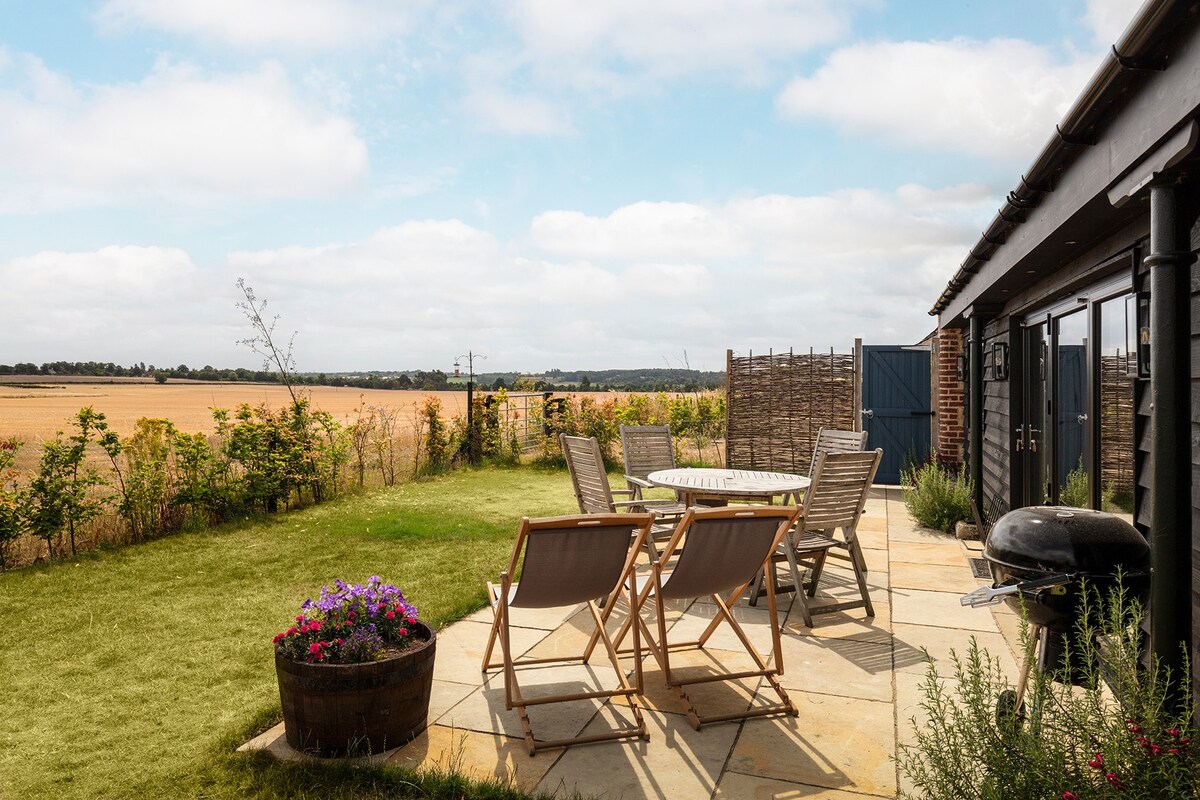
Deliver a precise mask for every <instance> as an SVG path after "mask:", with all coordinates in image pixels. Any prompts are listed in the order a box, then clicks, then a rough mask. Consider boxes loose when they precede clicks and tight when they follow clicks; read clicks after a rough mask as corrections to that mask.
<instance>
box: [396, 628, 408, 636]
mask: <svg viewBox="0 0 1200 800" xmlns="http://www.w3.org/2000/svg"><path fill="white" fill-rule="evenodd" d="M398 633H399V634H400V635H401V636H408V628H401V629H400V630H399V631H398Z"/></svg>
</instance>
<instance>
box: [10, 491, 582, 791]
mask: <svg viewBox="0 0 1200 800" xmlns="http://www.w3.org/2000/svg"><path fill="white" fill-rule="evenodd" d="M574 510H575V503H574V498H573V496H572V494H571V486H570V480H569V479H568V477H567V474H566V472H565V471H563V472H546V471H540V470H534V469H529V468H521V469H484V470H478V471H466V472H460V473H455V474H452V475H449V476H446V477H443V478H440V479H438V480H434V481H428V482H421V483H411V484H405V485H403V486H398V487H395V488H392V489H388V490H384V491H380V492H377V493H374V494H370V495H365V496H362V497H355V498H349V499H346V500H342V501H339V502H335V503H330V504H327V505H324V506H319V507H314V508H310V509H307V510H303V511H299V512H294V513H289V514H284V515H280V516H278V517H277V518H274V519H270V520H267V521H264V522H258V523H245V524H242V525H231V526H225V527H222V528H219V529H214V530H212V531H206V532H201V533H191V534H181V535H177V536H172V537H169V538H166V539H162V540H159V541H155V542H151V543H148V544H145V545H139V546H135V547H126V548H123V549H120V550H112V551H107V552H100V553H93V554H89V555H85V556H81V557H79V558H77V559H75V560H72V561H69V562H60V563H56V564H52V565H43V566H38V567H34V568H30V569H25V570H20V571H17V572H13V573H5V574H0V691H2V692H3V713H2V714H0V797H2V798H5V800H10V799H11V800H15V798H66V797H78V798H159V797H164V798H166V797H205V798H225V797H229V798H234V797H263V798H275V797H295V798H300V797H312V798H316V797H346V798H362V797H401V796H413V797H454V796H467V794H476V793H479V792H480V791H482V790H481V789H480V787H474V788H472V789H470V790H469V791H467V792H466V794H464V793H463V792H464V790H463V789H462V788H461V786H460V785H459V784H458V782H456V781H455V780H454V779H453V778H445V777H444V776H443V780H442V781H441V782H440V783H439V782H434V783H432V784H423V785H422V786H418V787H414V786H413V784H412V783H410V782H408V781H411V780H412V777H413V776H412V775H411V774H410V775H404V776H400V775H399V773H397V772H396V771H394V770H380V769H351V768H346V767H339V766H334V767H327V766H322V765H295V764H279V763H275V762H274V761H273V760H272V759H270V758H269V757H267V756H265V755H262V754H258V755H250V756H248V755H237V756H232V755H230V751H231V750H232V749H233V748H234V747H236V745H237V744H238V743H239V742H240V741H242V740H243V739H244V738H246V736H247V735H248V734H249V733H250V732H252V731H253V730H255V729H256V728H261V727H263V726H265V725H266V724H267V723H269V722H273V721H274V720H275V719H277V718H278V709H279V695H278V690H277V686H276V682H275V671H274V664H273V661H272V655H271V636H272V635H273V634H275V633H276V632H277V631H279V630H282V629H283V628H285V627H287V624H288V621H289V620H290V619H291V617H292V616H293V615H294V614H295V613H297V611H298V608H299V605H300V603H301V602H302V601H303V600H304V599H305V598H307V597H310V596H315V595H316V593H317V591H318V590H319V588H320V586H321V585H322V584H324V583H329V582H331V581H333V579H335V578H339V577H342V578H345V579H347V580H351V581H361V580H363V579H365V578H366V577H368V576H370V575H372V574H378V575H381V576H382V577H383V578H384V579H385V580H388V581H390V582H392V583H395V584H397V585H398V586H400V587H401V589H402V590H403V591H404V592H405V594H406V596H407V597H408V599H409V600H410V601H411V602H413V603H415V604H416V605H417V607H418V608H419V609H420V610H421V617H422V618H423V619H425V620H427V621H429V622H430V623H432V624H434V625H437V626H440V625H442V624H444V623H446V622H447V621H450V620H453V619H456V618H458V617H460V616H462V615H463V614H465V613H468V612H470V611H472V610H474V609H476V608H479V607H481V606H482V605H483V603H484V589H483V587H484V581H485V580H487V579H489V578H495V577H496V575H497V574H498V572H499V570H500V568H501V565H502V563H503V562H504V561H505V560H506V558H507V556H508V554H509V552H510V550H511V548H512V541H513V538H514V535H515V533H516V523H517V520H518V519H519V518H520V517H521V516H526V515H527V516H545V515H550V514H563V513H571V512H573V511H574ZM483 788H484V789H487V788H488V787H483ZM490 789H491V790H493V791H495V792H499V794H497V795H496V796H505V795H507V794H508V793H507V792H505V791H504V790H503V788H502V787H496V786H493V787H490ZM484 793H486V792H484ZM511 796H517V795H515V794H514V795H511Z"/></svg>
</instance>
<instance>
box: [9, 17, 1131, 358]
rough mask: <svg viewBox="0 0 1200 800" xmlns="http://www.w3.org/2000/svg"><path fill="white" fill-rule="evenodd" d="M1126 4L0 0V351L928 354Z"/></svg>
mask: <svg viewBox="0 0 1200 800" xmlns="http://www.w3.org/2000/svg"><path fill="white" fill-rule="evenodd" d="M1139 5H1140V4H1139V3H1137V2H1131V0H1088V1H1087V2H1085V1H1084V0H1076V1H1075V2H1066V1H1064V2H1057V3H1046V2H1007V3H991V2H956V3H946V2H932V0H924V1H921V2H917V1H914V2H900V1H897V2H884V1H883V0H740V2H723V1H722V0H662V1H661V2H659V1H655V0H650V2H647V0H637V1H635V0H605V2H602V3H596V2H575V0H514V2H510V3H503V4H497V3H486V2H455V1H454V0H443V1H442V2H423V1H421V0H414V1H413V2H406V3H401V2H383V1H382V0H381V1H379V2H376V1H375V0H258V1H257V2H255V3H244V2H236V1H235V0H172V2H169V3H168V2H161V0H95V1H93V2H59V3H54V4H27V3H16V2H13V1H12V0H0V14H2V17H0V19H2V21H3V24H0V286H3V287H4V297H5V300H6V301H7V302H6V303H5V306H6V315H5V316H6V318H7V321H8V324H7V325H5V326H4V332H3V334H0V363H13V362H16V361H33V362H42V361H47V360H58V359H66V360H98V361H115V362H117V363H123V364H128V363H132V362H138V361H142V362H147V363H155V364H158V365H165V364H171V365H174V364H178V363H186V364H188V365H189V366H193V367H197V366H203V365H204V364H212V365H214V366H218V367H227V366H249V367H254V366H257V364H258V363H259V359H258V358H257V357H256V356H254V355H253V354H252V353H250V352H249V351H247V350H246V349H245V348H242V347H239V346H238V345H237V344H236V342H237V340H238V339H240V338H245V336H247V335H248V333H249V329H248V326H247V324H246V322H245V320H244V319H243V318H242V317H241V316H240V314H239V312H238V311H237V309H236V305H235V304H236V303H237V301H238V300H239V299H240V295H239V293H238V290H237V287H236V280H237V279H238V278H239V277H242V278H245V280H246V282H247V283H248V284H250V285H251V286H253V287H254V289H255V291H256V292H257V294H258V295H259V296H260V297H264V298H266V299H268V301H269V303H270V305H269V310H270V311H271V312H273V313H277V314H279V315H280V317H281V319H280V322H279V330H280V331H281V332H286V333H290V332H291V331H296V332H297V336H296V339H295V355H296V359H297V364H298V367H299V368H300V369H301V370H306V371H308V370H312V371H317V370H325V371H334V370H358V369H437V368H441V369H446V368H448V367H449V366H450V364H451V363H452V361H453V359H454V356H456V355H457V354H459V353H462V352H465V351H466V350H468V349H471V350H474V351H476V352H481V353H484V354H486V355H487V357H488V360H487V362H485V368H486V369H488V370H522V371H530V372H533V371H539V370H544V369H549V368H554V367H559V368H564V369H571V368H580V369H605V368H619V367H647V366H680V365H682V364H683V363H684V362H685V360H686V362H687V363H688V364H690V365H691V366H692V367H693V368H700V369H721V368H723V367H724V360H725V355H724V354H725V350H726V348H732V349H734V350H735V351H737V352H739V353H745V352H747V351H749V350H751V349H753V350H754V351H755V352H765V351H766V350H767V349H768V348H774V349H776V350H779V349H787V348H797V349H805V348H808V347H814V348H817V349H825V348H829V347H831V346H832V347H835V348H837V349H838V350H840V351H842V350H845V349H846V348H848V347H849V346H850V345H851V344H852V343H853V340H854V338H855V337H862V338H863V339H864V341H866V342H867V343H877V344H895V343H909V342H913V341H916V340H919V339H920V338H921V337H923V336H924V335H925V334H926V333H928V332H929V331H930V330H931V329H932V328H933V325H934V320H933V318H931V317H929V316H927V314H926V312H927V311H928V309H929V307H930V306H931V305H932V304H933V302H934V300H935V299H936V298H937V296H938V294H939V293H940V291H941V289H942V288H943V287H944V285H945V283H946V280H947V279H948V278H949V276H950V275H951V274H952V273H953V271H954V269H955V267H957V265H958V264H959V263H961V261H962V259H963V257H964V255H965V253H966V250H967V248H969V247H970V246H971V245H972V244H973V243H974V242H975V240H976V239H977V238H978V235H979V231H980V230H981V229H982V227H983V226H984V225H985V224H986V223H987V222H988V221H989V220H990V219H991V217H992V215H993V214H994V213H995V210H996V208H997V207H998V206H999V204H1000V200H1001V198H1002V197H1003V195H1004V194H1005V193H1006V192H1007V191H1008V190H1010V189H1011V188H1013V186H1014V185H1015V183H1016V182H1017V179H1018V177H1019V175H1020V173H1021V172H1022V171H1023V170H1024V169H1025V168H1026V167H1027V166H1028V165H1029V164H1030V163H1031V161H1032V159H1033V157H1034V156H1035V155H1036V153H1037V151H1038V150H1039V149H1040V148H1041V146H1042V145H1043V144H1044V143H1045V141H1046V140H1047V139H1048V138H1049V135H1050V133H1051V131H1052V130H1053V126H1054V123H1055V122H1057V121H1058V120H1059V119H1060V118H1061V116H1062V114H1063V112H1064V111H1065V110H1066V108H1067V107H1068V106H1069V104H1070V102H1071V101H1072V100H1073V99H1074V98H1075V96H1076V95H1077V94H1078V93H1079V92H1080V90H1081V89H1082V88H1083V86H1084V84H1085V83H1086V81H1087V79H1088V78H1089V77H1090V76H1091V74H1092V73H1093V72H1094V71H1095V69H1096V67H1097V66H1098V65H1099V63H1100V59H1101V58H1102V56H1103V54H1104V53H1105V51H1106V50H1107V49H1108V47H1109V46H1110V45H1111V44H1112V43H1113V42H1114V41H1116V39H1117V38H1118V37H1119V35H1120V33H1121V31H1122V30H1124V28H1125V26H1126V25H1127V24H1128V22H1129V21H1130V20H1131V19H1132V17H1133V15H1134V13H1135V12H1136V10H1137V7H1138V6H1139Z"/></svg>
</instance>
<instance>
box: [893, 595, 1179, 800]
mask: <svg viewBox="0 0 1200 800" xmlns="http://www.w3.org/2000/svg"><path fill="white" fill-rule="evenodd" d="M1083 593H1084V598H1085V599H1084V602H1083V604H1082V612H1081V614H1080V619H1079V621H1078V634H1079V635H1078V637H1077V640H1078V641H1079V642H1081V644H1080V645H1079V646H1078V647H1077V648H1076V652H1073V653H1071V654H1070V659H1071V661H1072V662H1073V663H1075V664H1077V665H1080V668H1081V669H1082V670H1083V681H1082V682H1083V683H1084V684H1085V686H1084V687H1075V686H1071V685H1069V682H1067V681H1066V679H1065V678H1066V676H1065V675H1064V674H1058V675H1057V677H1059V678H1063V679H1064V680H1063V682H1058V681H1055V680H1053V678H1054V677H1055V675H1053V674H1051V675H1047V674H1042V675H1035V676H1031V679H1030V684H1029V689H1028V690H1027V693H1026V701H1025V708H1026V709H1028V711H1027V712H1026V713H1025V714H1023V715H1019V714H1018V713H1017V712H1014V711H1012V710H1007V709H1005V710H998V709H997V704H996V698H997V696H998V694H999V693H1000V692H1001V691H1003V690H1006V689H1008V688H1009V685H1008V682H1007V680H1006V679H1005V678H1004V676H1003V674H1002V672H1001V670H1000V665H999V661H998V660H997V659H996V658H994V657H992V656H989V655H988V654H987V653H986V652H985V651H982V650H981V649H980V648H979V647H978V645H977V643H976V642H975V640H974V639H972V640H971V645H970V647H969V648H968V650H967V654H966V657H965V659H960V658H959V657H958V655H957V654H955V655H954V656H953V663H954V675H953V677H952V680H950V681H946V680H944V679H943V678H941V677H940V676H939V675H938V672H937V669H936V667H935V666H933V665H932V664H931V665H930V667H929V670H928V672H927V673H926V677H925V681H924V682H923V684H922V690H923V693H924V699H923V700H922V702H921V709H922V712H923V717H924V719H921V720H918V719H914V720H912V724H913V729H914V732H915V735H916V743H915V744H913V745H907V746H901V747H900V749H899V753H898V755H897V761H898V763H899V767H900V772H901V774H903V775H904V776H905V777H906V778H907V779H908V781H909V782H910V784H911V788H912V790H913V792H914V793H909V792H907V791H902V792H901V793H900V796H901V797H906V798H914V797H921V798H930V799H931V800H942V799H943V798H945V799H946V800H949V798H954V800H961V798H972V797H973V798H988V799H989V800H990V799H991V798H996V799H997V800H999V798H1051V799H1053V800H1089V799H1090V798H1110V797H1111V798H1115V797H1120V798H1147V800H1149V799H1150V798H1155V799H1157V798H1187V797H1197V796H1198V795H1197V789H1198V787H1200V781H1198V780H1197V778H1198V777H1200V757H1198V756H1197V752H1196V750H1195V749H1194V748H1192V746H1191V743H1192V738H1193V735H1194V732H1195V727H1194V725H1193V723H1192V699H1191V693H1190V691H1188V689H1189V686H1188V682H1187V681H1186V679H1185V680H1184V686H1183V687H1182V688H1181V689H1180V691H1178V692H1177V693H1174V688H1175V687H1174V684H1173V682H1172V676H1171V675H1170V674H1168V671H1167V670H1166V669H1164V668H1160V667H1158V666H1156V665H1152V666H1150V667H1149V668H1146V667H1143V666H1142V665H1141V663H1140V660H1139V659H1140V643H1141V639H1142V634H1141V629H1140V622H1141V618H1142V609H1141V606H1140V605H1139V604H1138V603H1137V602H1134V601H1132V600H1128V599H1126V598H1124V597H1123V596H1122V595H1121V593H1120V591H1119V590H1114V591H1113V592H1111V593H1110V594H1108V595H1107V596H1106V597H1105V598H1101V597H1100V596H1099V594H1098V593H1097V592H1096V591H1094V590H1092V589H1089V588H1088V587H1084V589H1083ZM1102 599H1103V600H1104V602H1101V600H1102ZM1023 644H1024V645H1025V651H1026V652H1029V649H1028V646H1029V642H1028V639H1027V637H1026V640H1025V641H1023ZM1184 674H1185V676H1186V675H1187V674H1190V669H1188V668H1187V667H1186V666H1185V668H1184ZM947 683H950V684H953V685H954V686H955V687H956V688H955V689H954V690H951V689H949V688H948V687H947ZM1089 686H1091V687H1094V688H1087V687H1089ZM1025 717H1027V718H1025Z"/></svg>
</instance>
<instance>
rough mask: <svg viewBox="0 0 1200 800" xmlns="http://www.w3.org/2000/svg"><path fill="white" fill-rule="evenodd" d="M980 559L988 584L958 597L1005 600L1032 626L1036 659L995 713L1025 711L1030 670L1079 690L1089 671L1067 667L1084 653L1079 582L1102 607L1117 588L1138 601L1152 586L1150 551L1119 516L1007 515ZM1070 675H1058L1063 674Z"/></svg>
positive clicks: (1046, 509) (1069, 512) (1042, 509)
mask: <svg viewBox="0 0 1200 800" xmlns="http://www.w3.org/2000/svg"><path fill="white" fill-rule="evenodd" d="M983 557H984V559H985V560H986V561H987V562H988V566H989V568H990V570H991V573H992V580H993V582H992V585H991V586H981V587H979V588H978V589H976V590H975V591H973V592H971V593H969V594H967V595H964V596H963V597H962V604H963V605H964V606H972V607H975V608H978V607H982V606H989V605H994V604H996V603H999V602H1002V601H1003V602H1007V603H1008V604H1009V605H1010V606H1012V607H1013V608H1014V609H1017V610H1018V611H1019V610H1020V609H1021V608H1022V606H1023V607H1024V609H1025V613H1026V615H1027V617H1028V619H1029V622H1030V624H1031V625H1032V626H1033V628H1032V631H1031V637H1030V638H1031V640H1032V642H1033V647H1035V648H1036V652H1037V655H1036V658H1035V657H1033V655H1032V654H1030V656H1029V657H1027V658H1026V659H1025V660H1024V663H1023V664H1022V667H1021V673H1020V677H1019V679H1018V681H1017V689H1016V692H1006V693H1004V694H1002V695H1001V697H1000V703H999V706H1000V709H999V710H1000V711H1003V710H1005V709H1006V708H1008V709H1010V710H1012V711H1018V712H1019V710H1020V709H1021V707H1022V703H1023V701H1024V696H1025V688H1026V685H1027V684H1028V680H1029V672H1030V669H1031V668H1034V667H1036V669H1037V670H1038V671H1039V672H1045V671H1046V670H1048V669H1049V670H1055V673H1054V674H1055V675H1059V676H1067V677H1068V678H1069V680H1070V681H1071V682H1072V683H1074V684H1077V685H1083V683H1084V682H1085V680H1086V675H1087V673H1088V671H1087V670H1085V669H1084V668H1083V666H1084V665H1081V664H1077V663H1074V664H1069V663H1067V658H1066V653H1067V652H1071V653H1078V652H1081V648H1080V647H1079V644H1080V643H1079V642H1078V641H1077V638H1078V636H1079V631H1078V629H1077V625H1076V623H1077V622H1078V619H1079V615H1080V612H1081V599H1082V598H1081V591H1080V590H1081V583H1082V581H1084V580H1086V582H1087V584H1088V587H1089V588H1090V589H1093V590H1096V591H1097V592H1098V593H1099V596H1100V598H1101V601H1102V602H1103V600H1104V599H1105V598H1107V597H1108V594H1109V590H1110V589H1112V588H1113V587H1115V586H1116V585H1117V581H1118V579H1119V580H1120V582H1121V585H1122V587H1123V589H1124V590H1125V592H1126V594H1127V595H1128V596H1131V597H1135V598H1139V599H1143V600H1144V597H1145V594H1146V592H1147V590H1148V589H1149V585H1150V546H1149V544H1147V542H1146V539H1145V537H1144V536H1142V535H1141V534H1140V533H1138V532H1137V530H1136V529H1135V528H1134V527H1133V526H1132V525H1130V524H1129V523H1128V522H1126V521H1124V520H1123V519H1121V518H1120V517H1117V516H1115V515H1113V514H1108V513H1104V512H1101V511H1092V510H1090V509H1083V508H1068V507H1065V506H1033V507H1029V508H1019V509H1016V510H1015V511H1010V512H1009V513H1007V514H1005V515H1004V516H1003V517H1001V518H1000V519H999V520H997V521H996V524H995V525H994V526H993V527H992V530H991V532H990V533H989V534H988V538H987V542H986V543H985V545H984V550H983ZM1064 667H1065V668H1067V669H1065V670H1064V669H1063V668H1064Z"/></svg>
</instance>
